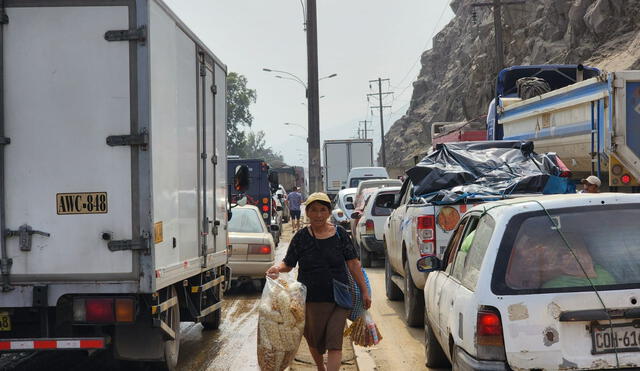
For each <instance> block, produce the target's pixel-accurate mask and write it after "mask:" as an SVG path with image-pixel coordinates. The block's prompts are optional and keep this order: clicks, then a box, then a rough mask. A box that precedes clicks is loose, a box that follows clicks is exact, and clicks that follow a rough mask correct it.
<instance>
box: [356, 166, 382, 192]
mask: <svg viewBox="0 0 640 371" xmlns="http://www.w3.org/2000/svg"><path fill="white" fill-rule="evenodd" d="M387 178H389V173H387V169H385V168H383V167H354V168H351V170H350V171H349V175H348V176H347V186H348V187H352V188H353V187H357V186H358V185H359V184H360V182H362V181H363V180H371V179H387Z"/></svg>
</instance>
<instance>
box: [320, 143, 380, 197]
mask: <svg viewBox="0 0 640 371" xmlns="http://www.w3.org/2000/svg"><path fill="white" fill-rule="evenodd" d="M370 166H373V140H372V139H340V140H325V141H324V189H325V191H326V192H327V194H328V195H329V196H330V197H331V198H333V196H335V195H336V194H337V193H338V192H339V191H340V189H342V187H344V186H346V185H347V177H348V176H349V171H351V169H352V168H354V167H370Z"/></svg>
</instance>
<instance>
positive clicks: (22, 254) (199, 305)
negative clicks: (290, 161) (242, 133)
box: [0, 0, 230, 369]
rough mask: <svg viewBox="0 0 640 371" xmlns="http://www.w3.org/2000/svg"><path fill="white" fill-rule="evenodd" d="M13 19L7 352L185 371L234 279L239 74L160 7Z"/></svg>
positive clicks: (2, 144) (5, 40)
mask: <svg viewBox="0 0 640 371" xmlns="http://www.w3.org/2000/svg"><path fill="white" fill-rule="evenodd" d="M2 4H4V7H3V8H2V9H0V13H1V16H0V20H1V21H2V25H1V29H0V30H1V31H0V40H1V44H0V45H2V48H1V49H0V54H1V55H0V60H3V61H4V66H2V65H0V76H1V77H2V80H0V104H3V106H0V230H2V231H4V233H3V236H2V238H0V242H1V268H2V269H1V271H2V282H1V283H0V284H1V286H2V292H0V352H4V351H15V350H20V351H24V350H30V349H36V350H45V349H47V350H62V349H87V350H89V349H110V350H113V352H114V355H115V356H116V358H118V359H128V360H144V361H157V362H159V363H160V364H162V365H164V366H165V367H168V368H170V369H171V368H173V367H175V364H176V362H177V356H178V347H179V344H180V339H179V337H180V331H179V324H180V321H196V322H201V323H202V324H203V325H204V327H205V328H216V327H218V324H219V322H220V310H221V309H220V308H221V300H222V296H223V286H224V285H225V281H226V279H225V275H226V277H227V278H228V277H229V275H230V271H229V270H228V268H227V260H228V259H227V230H226V228H227V218H228V208H227V205H228V203H227V186H226V182H227V176H226V172H227V166H226V136H225V126H226V125H225V121H226V110H225V91H226V84H225V82H226V66H225V65H224V64H223V63H222V62H221V61H220V60H218V59H217V58H216V56H215V55H214V54H213V53H212V52H211V51H210V50H209V49H208V48H207V47H206V46H205V45H204V44H203V43H202V42H201V41H200V40H199V39H198V37H197V36H196V35H195V34H194V33H192V32H191V31H190V30H189V29H188V28H187V27H186V26H185V25H184V24H183V23H182V22H181V21H180V20H179V19H178V18H177V17H176V15H175V14H174V13H172V11H171V10H170V9H169V8H168V7H167V6H166V5H165V4H164V3H163V2H162V1H160V0H110V1H106V0H76V1H70V0H48V1H39V0H36V1H11V0H9V1H4V2H2Z"/></svg>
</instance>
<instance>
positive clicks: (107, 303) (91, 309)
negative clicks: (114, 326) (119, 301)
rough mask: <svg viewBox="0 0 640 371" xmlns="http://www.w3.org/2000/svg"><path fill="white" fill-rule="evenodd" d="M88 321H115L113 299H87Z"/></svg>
mask: <svg viewBox="0 0 640 371" xmlns="http://www.w3.org/2000/svg"><path fill="white" fill-rule="evenodd" d="M85 310H86V321H87V322H113V321H114V320H115V316H114V313H113V299H111V298H109V299H103V298H99V299H85Z"/></svg>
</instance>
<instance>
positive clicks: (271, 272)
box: [266, 265, 280, 280]
mask: <svg viewBox="0 0 640 371" xmlns="http://www.w3.org/2000/svg"><path fill="white" fill-rule="evenodd" d="M266 273H267V277H269V278H271V279H272V280H275V279H276V278H278V276H279V275H280V266H279V265H274V266H273V267H271V268H269V269H268V270H267V272H266Z"/></svg>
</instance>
